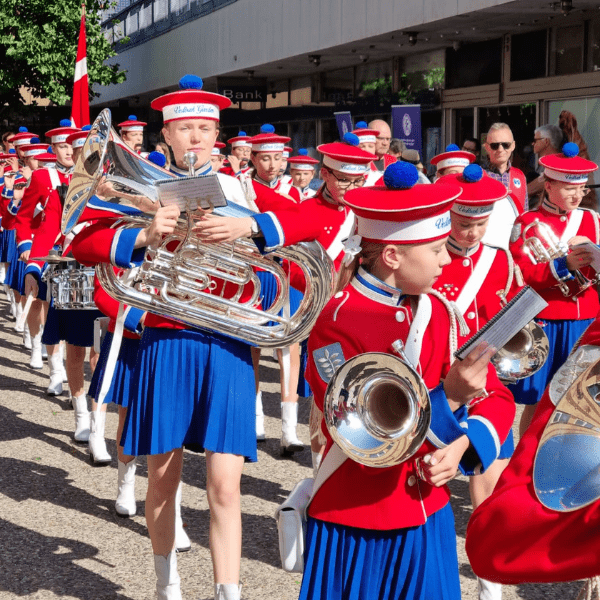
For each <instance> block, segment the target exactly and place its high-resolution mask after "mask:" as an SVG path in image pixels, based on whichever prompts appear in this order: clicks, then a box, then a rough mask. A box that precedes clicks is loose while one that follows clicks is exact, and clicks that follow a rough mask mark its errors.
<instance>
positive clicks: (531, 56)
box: [510, 29, 548, 81]
mask: <svg viewBox="0 0 600 600" xmlns="http://www.w3.org/2000/svg"><path fill="white" fill-rule="evenodd" d="M547 39H548V36H547V31H546V30H545V29H542V30H541V31H530V32H529V33H522V34H520V35H513V36H512V40H511V50H510V80H511V81H523V80H525V79H536V78H538V77H546V47H547ZM524 56H526V57H527V60H523V57H524Z"/></svg>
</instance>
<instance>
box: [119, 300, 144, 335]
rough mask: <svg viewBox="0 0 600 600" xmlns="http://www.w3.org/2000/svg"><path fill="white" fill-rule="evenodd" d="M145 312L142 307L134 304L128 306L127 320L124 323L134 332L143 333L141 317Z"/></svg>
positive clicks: (126, 327) (128, 329)
mask: <svg viewBox="0 0 600 600" xmlns="http://www.w3.org/2000/svg"><path fill="white" fill-rule="evenodd" d="M144 312H145V311H143V310H142V309H140V308H135V307H133V306H129V307H127V310H126V311H125V313H126V314H125V322H124V324H123V325H124V327H125V329H127V331H131V332H132V333H141V331H142V328H141V327H140V319H141V318H142V316H143V314H144Z"/></svg>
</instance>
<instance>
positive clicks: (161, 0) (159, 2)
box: [154, 0, 169, 21]
mask: <svg viewBox="0 0 600 600" xmlns="http://www.w3.org/2000/svg"><path fill="white" fill-rule="evenodd" d="M168 14H169V0H154V20H155V21H161V20H162V19H166V18H167V16H168Z"/></svg>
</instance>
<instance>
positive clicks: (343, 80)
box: [321, 67, 354, 104]
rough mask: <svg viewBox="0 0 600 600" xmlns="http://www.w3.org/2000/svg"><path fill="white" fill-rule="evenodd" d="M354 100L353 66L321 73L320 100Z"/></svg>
mask: <svg viewBox="0 0 600 600" xmlns="http://www.w3.org/2000/svg"><path fill="white" fill-rule="evenodd" d="M352 100H354V68H353V67H348V68H347V69H338V70H337V71H328V72H326V73H323V86H322V92H321V102H335V103H338V104H339V103H343V102H351V101H352Z"/></svg>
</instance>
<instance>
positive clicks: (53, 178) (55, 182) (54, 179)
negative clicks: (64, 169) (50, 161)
mask: <svg viewBox="0 0 600 600" xmlns="http://www.w3.org/2000/svg"><path fill="white" fill-rule="evenodd" d="M46 170H47V171H48V175H50V183H51V184H52V189H54V190H55V189H56V188H57V187H58V186H59V185H60V177H59V176H58V171H57V170H56V169H53V168H49V169H46Z"/></svg>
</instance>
